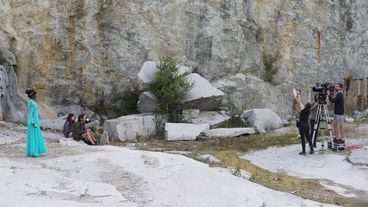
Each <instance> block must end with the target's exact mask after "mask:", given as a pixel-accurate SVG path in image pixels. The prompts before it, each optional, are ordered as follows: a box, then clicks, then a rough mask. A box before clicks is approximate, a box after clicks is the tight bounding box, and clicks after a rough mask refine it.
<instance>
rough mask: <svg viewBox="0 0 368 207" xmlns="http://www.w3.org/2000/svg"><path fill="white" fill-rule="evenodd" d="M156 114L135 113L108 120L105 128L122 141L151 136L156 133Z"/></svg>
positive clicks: (112, 136)
mask: <svg viewBox="0 0 368 207" xmlns="http://www.w3.org/2000/svg"><path fill="white" fill-rule="evenodd" d="M157 119H158V118H157V116H156V115H154V114H134V115H128V116H122V117H119V118H117V119H110V120H106V121H105V123H104V129H105V130H106V131H107V132H108V133H109V135H110V137H111V138H115V139H116V138H117V139H119V140H120V141H135V140H137V138H138V137H143V138H149V137H152V136H154V135H155V134H156V120H157Z"/></svg>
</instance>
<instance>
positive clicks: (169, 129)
mask: <svg viewBox="0 0 368 207" xmlns="http://www.w3.org/2000/svg"><path fill="white" fill-rule="evenodd" d="M209 128H210V126H209V125H208V124H183V123H166V124H165V139H166V140H168V141H177V140H195V139H197V137H198V136H199V134H200V133H201V132H203V131H205V130H208V129H209Z"/></svg>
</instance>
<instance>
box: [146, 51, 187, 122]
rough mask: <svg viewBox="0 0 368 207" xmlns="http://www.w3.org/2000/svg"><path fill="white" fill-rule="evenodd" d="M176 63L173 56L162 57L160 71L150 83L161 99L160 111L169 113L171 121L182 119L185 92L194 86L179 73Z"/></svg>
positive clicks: (158, 67) (151, 88) (150, 86)
mask: <svg viewBox="0 0 368 207" xmlns="http://www.w3.org/2000/svg"><path fill="white" fill-rule="evenodd" d="M176 63H177V62H176V59H174V58H173V57H162V58H160V63H159V64H158V65H157V69H158V71H157V72H156V74H155V76H154V78H153V80H152V81H151V83H150V84H149V88H150V90H151V91H152V92H153V93H154V94H156V96H157V98H158V100H159V105H160V111H161V112H162V113H168V114H169V121H178V120H179V119H180V112H181V105H182V102H183V99H184V96H185V93H186V92H188V91H189V90H190V89H191V88H192V84H190V83H188V81H187V80H186V79H184V77H183V76H182V75H179V74H178V68H177V67H176Z"/></svg>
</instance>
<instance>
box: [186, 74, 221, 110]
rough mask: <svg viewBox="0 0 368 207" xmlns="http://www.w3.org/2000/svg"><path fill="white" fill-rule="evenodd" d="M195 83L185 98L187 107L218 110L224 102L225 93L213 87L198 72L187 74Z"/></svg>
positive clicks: (188, 79) (190, 81)
mask: <svg viewBox="0 0 368 207" xmlns="http://www.w3.org/2000/svg"><path fill="white" fill-rule="evenodd" d="M185 79H186V80H187V81H188V82H189V83H191V84H193V87H192V88H191V89H190V90H189V91H188V92H187V94H186V95H185V98H184V104H185V107H186V108H193V107H195V108H197V109H199V110H203V111H210V110H216V109H217V108H218V107H219V106H220V105H221V103H222V99H223V98H224V93H223V92H222V91H220V90H218V89H217V88H215V87H213V86H212V85H211V83H210V82H209V81H208V80H206V79H205V78H203V77H202V76H200V75H199V74H197V73H192V74H190V75H187V76H185Z"/></svg>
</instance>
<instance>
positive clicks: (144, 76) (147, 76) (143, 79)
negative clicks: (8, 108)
mask: <svg viewBox="0 0 368 207" xmlns="http://www.w3.org/2000/svg"><path fill="white" fill-rule="evenodd" d="M156 71H157V67H156V62H153V61H146V62H144V63H143V66H142V68H141V70H140V71H139V72H138V74H137V76H138V84H139V89H140V90H144V89H145V88H147V86H148V84H149V83H150V82H151V81H152V79H153V77H154V76H155V73H156Z"/></svg>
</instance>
